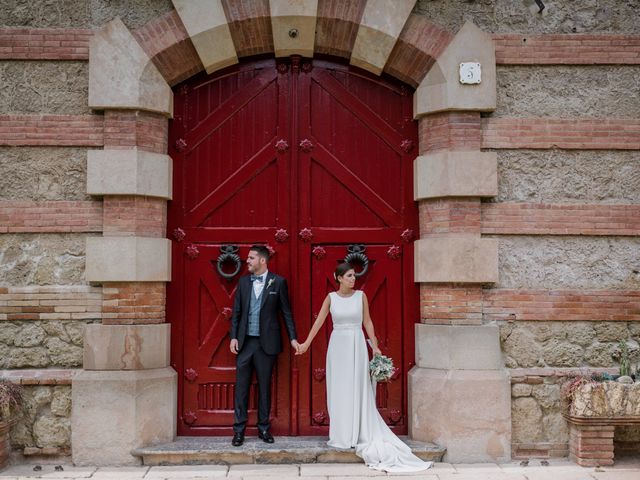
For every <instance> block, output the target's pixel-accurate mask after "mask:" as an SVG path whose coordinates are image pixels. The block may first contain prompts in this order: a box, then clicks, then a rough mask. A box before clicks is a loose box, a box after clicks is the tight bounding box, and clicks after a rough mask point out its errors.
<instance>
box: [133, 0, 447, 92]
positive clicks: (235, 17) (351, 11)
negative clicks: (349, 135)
mask: <svg viewBox="0 0 640 480" xmlns="http://www.w3.org/2000/svg"><path fill="white" fill-rule="evenodd" d="M245 3H246V2H238V1H231V0H225V1H222V2H221V4H222V7H223V8H224V14H225V20H226V22H227V23H226V24H224V25H217V26H214V27H211V28H210V29H208V30H205V31H203V32H200V33H198V34H197V35H196V36H195V37H194V39H193V40H194V41H195V42H198V41H199V40H198V39H197V38H196V37H200V38H203V37H207V35H208V36H210V37H213V36H216V35H217V36H219V33H216V32H220V30H221V29H222V27H224V26H226V27H227V28H228V35H229V38H230V40H231V42H232V44H233V47H234V52H235V55H236V58H235V59H233V57H232V56H231V57H230V58H228V59H227V61H226V62H224V61H221V62H220V63H218V64H215V65H213V67H212V68H208V69H207V72H208V73H211V72H213V71H216V70H217V69H219V68H224V67H225V66H228V65H230V64H232V63H236V62H237V61H240V60H241V59H243V58H246V57H250V56H254V55H262V54H274V53H275V47H274V40H273V25H272V18H271V16H270V12H269V5H268V1H266V0H264V1H262V2H254V3H253V4H252V5H251V7H247V6H246V5H245ZM365 4H366V2H365V1H364V0H356V1H354V2H344V1H339V0H334V1H329V0H327V1H319V2H318V10H317V17H315V37H314V42H313V53H316V54H324V55H332V56H336V57H341V58H345V59H350V58H351V54H352V51H353V48H354V45H355V43H356V39H357V37H358V31H359V28H360V26H361V23H360V22H361V20H362V16H363V13H364V8H365ZM378 32H380V31H379V30H378ZM380 35H385V34H383V33H380ZM133 36H134V37H135V39H136V40H137V42H138V43H139V44H140V46H141V47H142V48H143V50H144V51H145V52H146V53H147V55H148V56H149V59H150V60H151V62H153V64H154V65H155V66H156V67H157V68H158V70H159V71H160V73H161V74H162V76H163V77H164V78H165V80H166V81H167V83H168V84H169V85H171V86H173V85H175V84H177V83H180V82H181V81H183V80H185V79H187V78H189V77H191V76H193V75H195V74H196V73H198V72H200V71H202V70H205V66H204V65H203V62H202V60H201V59H200V57H199V56H198V52H197V50H196V48H195V47H194V41H192V38H191V36H190V35H189V32H188V31H187V28H186V27H185V23H184V22H183V20H182V19H181V17H180V14H179V13H178V11H177V10H172V11H170V12H168V13H166V14H164V15H162V16H160V17H158V18H156V19H154V20H152V21H150V22H149V23H147V24H146V25H144V26H143V27H141V28H139V29H138V30H136V31H135V32H133ZM387 37H389V39H391V36H390V35H388V34H387ZM453 37H454V35H453V34H451V33H450V32H448V31H446V30H444V29H442V28H440V27H438V26H437V25H435V24H433V23H432V22H430V21H429V20H428V19H427V18H425V17H423V16H421V15H416V14H409V16H408V17H407V18H406V22H405V23H404V26H403V28H402V30H401V31H400V33H399V35H398V36H397V38H395V39H394V41H395V43H394V44H393V48H392V50H391V51H390V52H389V55H388V57H387V61H386V64H385V66H384V69H383V71H384V72H385V73H388V74H389V75H391V76H393V77H395V78H398V79H399V80H402V81H403V82H405V83H408V84H410V85H412V86H413V87H416V86H418V85H419V84H420V82H421V81H422V79H423V78H424V76H425V75H426V74H427V72H428V71H429V69H430V68H431V67H432V66H433V64H434V63H435V62H436V60H437V58H438V56H439V55H440V54H441V53H442V51H443V50H444V49H445V47H446V46H447V45H448V44H449V42H450V41H451V39H452V38H453ZM299 53H304V52H302V51H301V52H299ZM358 66H360V67H362V68H365V69H368V70H370V71H373V72H374V73H376V74H379V73H380V72H379V71H377V70H376V69H374V68H372V67H369V68H367V67H368V65H367V64H366V62H362V61H361V62H359V63H358Z"/></svg>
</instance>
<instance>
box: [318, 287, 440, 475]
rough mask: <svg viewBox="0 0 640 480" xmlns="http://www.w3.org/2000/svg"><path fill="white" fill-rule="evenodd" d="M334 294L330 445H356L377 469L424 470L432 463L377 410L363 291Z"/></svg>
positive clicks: (329, 352) (329, 380)
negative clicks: (371, 375) (364, 328)
mask: <svg viewBox="0 0 640 480" xmlns="http://www.w3.org/2000/svg"><path fill="white" fill-rule="evenodd" d="M329 295H330V297H331V309H330V311H331V318H332V319H333V332H332V333H331V339H330V340H329V348H328V350H327V377H326V378H327V408H328V410H329V422H330V423H329V441H328V442H327V443H328V445H329V446H332V447H336V448H352V447H355V449H356V454H357V455H358V456H359V457H361V458H362V459H363V460H364V462H365V463H366V464H367V465H368V466H369V467H370V468H373V469H376V470H383V471H386V472H394V473H395V472H418V471H421V470H426V469H427V468H429V467H430V466H431V465H432V462H425V461H423V460H421V459H419V458H418V457H416V456H415V455H414V454H413V453H411V449H410V448H409V447H408V446H407V445H406V444H405V443H404V442H403V441H402V440H400V439H399V438H398V437H397V436H396V435H395V434H394V433H393V432H392V431H391V430H390V429H389V427H388V426H387V424H386V423H384V420H383V419H382V417H381V416H380V414H379V413H378V409H377V408H376V402H375V396H374V392H373V389H372V386H371V379H370V377H369V357H368V355H367V346H366V343H365V338H364V333H363V332H362V291H360V290H356V291H355V293H354V294H353V295H352V296H350V297H348V298H344V297H340V296H339V295H338V294H337V293H335V292H332V293H330V294H329Z"/></svg>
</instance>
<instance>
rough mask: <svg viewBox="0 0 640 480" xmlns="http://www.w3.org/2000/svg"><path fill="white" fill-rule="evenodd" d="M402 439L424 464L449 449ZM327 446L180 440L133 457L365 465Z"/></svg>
mask: <svg viewBox="0 0 640 480" xmlns="http://www.w3.org/2000/svg"><path fill="white" fill-rule="evenodd" d="M400 438H401V439H402V441H404V442H405V443H406V444H407V445H409V446H410V447H411V450H412V451H413V453H414V454H415V455H416V456H418V457H420V458H422V459H423V460H431V461H435V462H441V461H442V457H443V456H444V453H445V451H446V449H444V448H442V447H439V446H438V445H434V444H433V443H426V442H418V441H415V440H410V439H409V438H408V437H406V436H401V437H400ZM326 442H327V437H276V441H275V443H273V444H267V443H264V442H263V441H262V440H260V439H258V438H257V437H247V438H246V439H245V443H244V445H242V446H241V447H234V446H232V445H231V437H177V438H176V440H175V441H173V442H169V443H164V444H160V445H155V446H152V447H144V448H137V449H135V450H133V451H132V452H131V454H132V455H134V456H136V457H140V458H141V459H142V463H143V465H198V464H204V465H206V464H218V465H238V464H258V463H259V464H297V463H362V459H361V458H360V457H358V456H357V455H356V454H355V449H353V448H351V449H349V450H340V449H337V448H332V447H329V446H327V443H326Z"/></svg>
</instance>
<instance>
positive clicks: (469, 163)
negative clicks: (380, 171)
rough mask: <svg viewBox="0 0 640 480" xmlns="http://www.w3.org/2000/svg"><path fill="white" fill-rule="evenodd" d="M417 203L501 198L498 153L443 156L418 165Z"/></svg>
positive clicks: (429, 157)
mask: <svg viewBox="0 0 640 480" xmlns="http://www.w3.org/2000/svg"><path fill="white" fill-rule="evenodd" d="M413 166H414V176H413V179H414V180H413V182H414V189H413V198H414V200H423V199H427V198H439V197H494V196H496V195H497V194H498V155H497V153H496V152H479V151H477V152H458V151H455V152H439V153H431V154H428V155H422V156H419V157H417V158H416V159H415V161H414V164H413Z"/></svg>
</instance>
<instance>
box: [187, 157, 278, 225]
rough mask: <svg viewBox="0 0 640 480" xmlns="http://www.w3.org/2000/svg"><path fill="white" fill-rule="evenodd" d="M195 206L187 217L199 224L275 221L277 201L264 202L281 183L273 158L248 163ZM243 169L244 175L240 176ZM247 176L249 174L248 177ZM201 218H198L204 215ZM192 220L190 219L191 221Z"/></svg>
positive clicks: (259, 223) (269, 223) (264, 222)
mask: <svg viewBox="0 0 640 480" xmlns="http://www.w3.org/2000/svg"><path fill="white" fill-rule="evenodd" d="M250 163H252V165H247V168H242V169H240V170H239V171H238V172H237V174H235V175H233V177H232V178H229V180H228V181H226V182H224V183H223V184H222V185H220V187H218V188H217V189H216V190H215V191H214V192H212V194H211V195H210V196H209V197H208V198H207V199H206V200H205V201H204V202H203V203H202V204H201V205H199V206H198V207H197V208H196V209H195V211H194V212H193V214H189V215H188V216H187V218H188V219H189V220H190V221H193V222H194V223H195V224H196V225H198V226H202V227H212V228H215V227H218V226H220V225H225V226H226V227H248V228H253V227H273V226H276V225H277V223H278V204H277V202H273V201H266V200H267V199H269V198H272V197H273V195H274V192H277V191H278V190H279V189H282V188H284V189H285V190H286V189H288V185H281V180H282V179H281V178H280V175H279V172H278V165H277V162H276V158H268V156H267V158H266V159H265V161H263V162H250ZM242 172H245V173H246V174H247V175H248V176H246V177H242V176H241V173H242ZM249 175H251V176H249ZM205 214H206V215H207V217H206V218H205V219H204V220H201V218H202V217H203V216H204V215H205ZM191 219H193V220H191Z"/></svg>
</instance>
